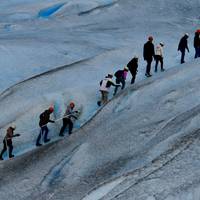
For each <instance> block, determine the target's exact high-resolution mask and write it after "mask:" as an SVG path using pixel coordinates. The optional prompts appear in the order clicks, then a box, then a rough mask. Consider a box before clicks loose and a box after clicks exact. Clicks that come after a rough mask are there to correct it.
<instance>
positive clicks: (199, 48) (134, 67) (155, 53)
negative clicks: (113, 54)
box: [0, 29, 200, 160]
mask: <svg viewBox="0 0 200 200" xmlns="http://www.w3.org/2000/svg"><path fill="white" fill-rule="evenodd" d="M188 38H189V34H188V33H185V34H184V36H183V37H182V38H181V39H180V42H179V45H178V51H180V52H181V64H182V63H184V62H185V60H184V58H185V51H186V50H187V51H188V52H189V48H188ZM163 47H164V43H163V42H160V43H159V44H158V45H157V46H156V49H154V44H153V37H152V36H149V37H148V41H147V42H146V43H145V44H144V47H143V57H144V60H145V61H146V62H147V66H146V73H145V76H146V77H151V76H152V74H151V64H152V61H153V59H154V60H155V72H157V70H158V64H159V63H160V67H161V71H162V72H163V71H165V69H164V67H163V65H164V64H163ZM194 48H195V58H198V57H200V29H198V30H196V32H195V36H194ZM138 59H139V57H138V56H136V55H135V56H134V57H133V59H131V60H130V61H129V62H128V64H127V65H126V66H125V67H124V68H123V69H122V70H118V71H116V72H115V74H114V76H115V77H116V82H115V83H114V82H113V80H112V78H113V75H112V74H108V75H107V76H106V77H105V78H104V79H103V80H101V81H100V89H99V91H100V92H101V100H100V101H98V102H97V104H98V105H99V106H101V105H103V104H105V103H106V102H107V101H108V94H109V89H110V87H111V86H114V87H115V89H114V93H113V96H114V95H116V93H117V91H118V88H119V87H121V89H122V90H123V89H124V88H125V85H126V78H127V75H128V72H129V71H130V73H131V75H132V79H131V84H134V83H135V78H136V75H137V72H138ZM74 107H75V104H74V102H70V104H69V105H68V106H67V109H66V111H65V114H64V116H63V118H62V120H63V126H62V128H61V130H60V133H59V136H64V130H65V128H66V127H67V126H68V129H69V135H71V134H72V129H73V121H74V120H73V119H77V117H76V113H78V111H74ZM53 112H54V108H53V106H51V107H49V109H47V110H45V111H44V112H43V113H42V114H40V121H39V126H40V133H39V135H38V137H37V140H36V146H41V145H42V144H41V138H43V142H44V143H47V142H49V141H50V139H49V138H48V132H49V129H48V127H47V124H48V123H55V121H54V120H51V119H50V115H51V114H52V113H53ZM15 129H16V126H15V125H11V126H10V127H9V128H8V129H7V133H6V136H5V137H4V140H3V150H2V151H1V154H0V160H3V154H4V153H5V152H6V151H7V152H8V155H9V158H12V157H14V155H13V154H12V151H13V145H12V138H13V137H18V136H20V134H14V130H15ZM8 149H9V150H8Z"/></svg>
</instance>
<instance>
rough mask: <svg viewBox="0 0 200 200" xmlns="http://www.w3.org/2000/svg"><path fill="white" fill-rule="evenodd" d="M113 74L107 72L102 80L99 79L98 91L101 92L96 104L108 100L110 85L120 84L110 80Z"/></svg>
mask: <svg viewBox="0 0 200 200" xmlns="http://www.w3.org/2000/svg"><path fill="white" fill-rule="evenodd" d="M112 78H113V75H112V74H108V75H107V76H106V77H105V78H104V79H103V80H101V81H100V89H99V91H100V92H101V100H100V101H98V102H97V104H98V106H101V105H102V104H105V103H107V101H108V94H109V89H110V87H111V86H115V87H119V86H120V85H116V84H115V83H114V82H113V81H112Z"/></svg>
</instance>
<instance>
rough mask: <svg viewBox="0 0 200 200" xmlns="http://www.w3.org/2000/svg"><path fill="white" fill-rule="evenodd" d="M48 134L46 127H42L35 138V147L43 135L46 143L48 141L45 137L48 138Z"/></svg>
mask: <svg viewBox="0 0 200 200" xmlns="http://www.w3.org/2000/svg"><path fill="white" fill-rule="evenodd" d="M48 133H49V129H48V127H47V126H42V127H41V129H40V133H39V135H38V137H37V141H36V145H37V144H39V143H40V139H41V137H42V136H43V135H44V138H43V139H44V142H47V141H48V139H47V136H48Z"/></svg>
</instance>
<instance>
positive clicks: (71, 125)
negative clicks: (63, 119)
mask: <svg viewBox="0 0 200 200" xmlns="http://www.w3.org/2000/svg"><path fill="white" fill-rule="evenodd" d="M68 124H69V135H71V134H72V129H73V122H72V121H71V119H69V120H68Z"/></svg>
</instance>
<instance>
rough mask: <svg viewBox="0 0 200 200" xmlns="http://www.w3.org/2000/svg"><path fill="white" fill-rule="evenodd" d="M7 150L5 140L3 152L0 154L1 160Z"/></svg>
mask: <svg viewBox="0 0 200 200" xmlns="http://www.w3.org/2000/svg"><path fill="white" fill-rule="evenodd" d="M6 150H7V146H6V141H5V139H4V140H3V150H2V151H1V154H0V159H1V160H3V154H4V153H5V152H6Z"/></svg>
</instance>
